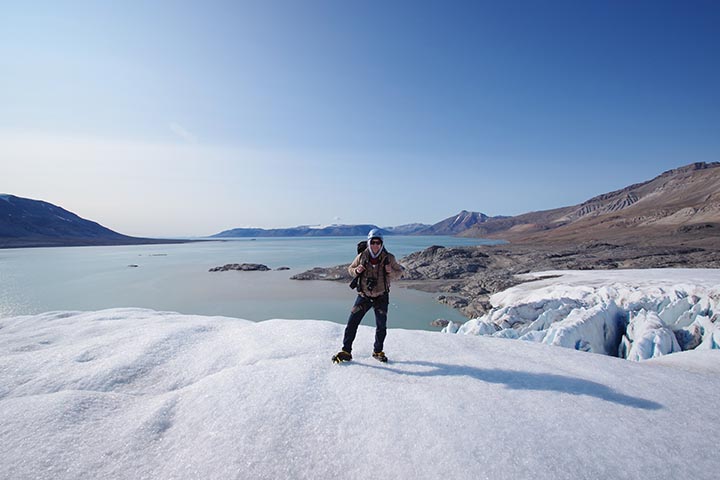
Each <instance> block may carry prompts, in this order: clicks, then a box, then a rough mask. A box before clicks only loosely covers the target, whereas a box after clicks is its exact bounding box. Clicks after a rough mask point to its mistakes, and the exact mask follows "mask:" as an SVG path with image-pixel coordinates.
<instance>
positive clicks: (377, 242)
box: [370, 240, 382, 245]
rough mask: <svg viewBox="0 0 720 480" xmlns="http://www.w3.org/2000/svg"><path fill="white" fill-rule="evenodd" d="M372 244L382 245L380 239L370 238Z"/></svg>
mask: <svg viewBox="0 0 720 480" xmlns="http://www.w3.org/2000/svg"><path fill="white" fill-rule="evenodd" d="M370 245H382V242H381V241H380V240H370Z"/></svg>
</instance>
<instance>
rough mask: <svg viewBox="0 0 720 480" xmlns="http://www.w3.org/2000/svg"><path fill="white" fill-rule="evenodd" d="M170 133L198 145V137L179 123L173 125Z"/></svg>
mask: <svg viewBox="0 0 720 480" xmlns="http://www.w3.org/2000/svg"><path fill="white" fill-rule="evenodd" d="M170 131H172V132H173V133H174V134H175V135H177V136H178V137H180V138H181V139H183V140H185V141H186V142H188V143H197V136H195V135H194V134H193V133H191V132H190V131H189V130H188V129H187V128H185V127H183V126H182V125H180V124H179V123H174V122H173V123H171V124H170Z"/></svg>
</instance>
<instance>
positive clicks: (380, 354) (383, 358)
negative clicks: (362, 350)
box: [373, 352, 388, 363]
mask: <svg viewBox="0 0 720 480" xmlns="http://www.w3.org/2000/svg"><path fill="white" fill-rule="evenodd" d="M373 358H374V359H375V360H377V361H379V362H383V363H387V361H388V359H387V357H386V356H385V353H384V352H373Z"/></svg>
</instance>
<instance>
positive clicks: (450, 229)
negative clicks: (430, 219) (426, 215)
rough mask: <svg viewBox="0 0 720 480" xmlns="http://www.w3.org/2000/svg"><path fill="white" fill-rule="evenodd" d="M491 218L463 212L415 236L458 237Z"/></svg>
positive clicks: (477, 213)
mask: <svg viewBox="0 0 720 480" xmlns="http://www.w3.org/2000/svg"><path fill="white" fill-rule="evenodd" d="M489 218H490V217H488V216H487V215H485V214H484V213H480V212H468V211H467V210H463V211H462V212H460V213H458V214H457V215H453V216H452V217H449V218H446V219H445V220H443V221H441V222H438V223H436V224H435V225H432V226H430V227H428V228H425V229H424V230H420V231H419V232H416V233H414V235H457V234H459V233H463V232H465V231H468V230H470V229H472V228H474V227H475V226H477V225H479V224H482V223H485V222H487V221H488V219H489Z"/></svg>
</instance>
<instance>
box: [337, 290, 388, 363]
mask: <svg viewBox="0 0 720 480" xmlns="http://www.w3.org/2000/svg"><path fill="white" fill-rule="evenodd" d="M389 303H390V297H389V296H388V294H387V293H386V294H384V295H381V296H379V297H376V298H370V297H363V296H362V295H358V297H357V298H356V299H355V304H354V305H353V308H352V310H351V311H350V318H348V323H347V327H345V337H344V338H343V350H345V351H346V352H348V353H351V352H352V344H353V342H354V341H355V335H356V334H357V330H358V327H359V326H360V322H361V321H362V319H363V317H364V316H365V314H366V313H367V312H368V310H370V308H373V309H374V310H375V345H374V346H373V351H374V352H382V351H383V343H384V342H385V336H386V335H387V312H388V304H389Z"/></svg>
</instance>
